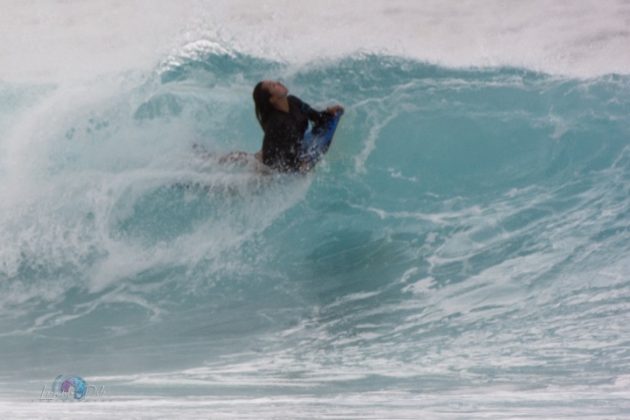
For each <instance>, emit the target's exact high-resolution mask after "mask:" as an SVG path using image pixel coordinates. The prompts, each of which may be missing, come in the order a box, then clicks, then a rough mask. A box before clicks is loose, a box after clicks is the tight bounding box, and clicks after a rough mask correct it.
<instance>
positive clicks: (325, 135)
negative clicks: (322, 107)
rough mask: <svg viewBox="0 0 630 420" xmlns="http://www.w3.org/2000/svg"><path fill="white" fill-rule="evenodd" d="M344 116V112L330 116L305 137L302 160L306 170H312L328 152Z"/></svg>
mask: <svg viewBox="0 0 630 420" xmlns="http://www.w3.org/2000/svg"><path fill="white" fill-rule="evenodd" d="M342 114H343V111H341V112H338V113H336V114H334V115H333V114H330V116H329V117H328V118H325V119H324V121H322V122H320V123H319V124H316V125H314V126H313V127H312V128H311V130H309V131H307V132H306V134H305V135H304V139H303V140H302V152H301V154H300V160H301V161H302V162H303V163H304V166H306V170H310V169H312V168H313V167H314V166H315V164H316V163H317V162H319V160H320V159H321V158H322V156H324V154H325V153H326V152H327V151H328V148H329V147H330V143H332V139H333V136H334V135H335V130H336V129H337V125H338V124H339V120H340V119H341V115H342Z"/></svg>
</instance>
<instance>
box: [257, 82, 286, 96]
mask: <svg viewBox="0 0 630 420" xmlns="http://www.w3.org/2000/svg"><path fill="white" fill-rule="evenodd" d="M263 89H265V90H266V91H267V92H269V94H270V95H271V99H272V100H273V99H279V98H284V97H285V96H287V94H288V93H289V89H287V88H286V86H284V85H283V84H282V83H280V82H276V81H274V80H265V81H264V82H263Z"/></svg>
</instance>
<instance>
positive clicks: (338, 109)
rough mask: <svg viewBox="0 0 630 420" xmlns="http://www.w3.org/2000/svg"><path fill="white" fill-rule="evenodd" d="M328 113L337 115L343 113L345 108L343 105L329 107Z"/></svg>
mask: <svg viewBox="0 0 630 420" xmlns="http://www.w3.org/2000/svg"><path fill="white" fill-rule="evenodd" d="M326 112H328V113H330V114H333V115H337V114H340V113H343V107H342V106H341V105H333V106H329V107H328V108H326Z"/></svg>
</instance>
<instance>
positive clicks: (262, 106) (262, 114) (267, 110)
mask: <svg viewBox="0 0 630 420" xmlns="http://www.w3.org/2000/svg"><path fill="white" fill-rule="evenodd" d="M252 96H253V97H254V104H255V105H256V119H257V120H258V122H259V123H260V126H261V127H262V129H263V131H265V127H266V126H267V122H268V121H269V117H270V116H271V113H272V112H273V105H272V104H271V102H269V99H270V98H271V94H270V93H269V91H267V89H265V88H263V82H258V84H257V85H256V87H254V92H253V93H252Z"/></svg>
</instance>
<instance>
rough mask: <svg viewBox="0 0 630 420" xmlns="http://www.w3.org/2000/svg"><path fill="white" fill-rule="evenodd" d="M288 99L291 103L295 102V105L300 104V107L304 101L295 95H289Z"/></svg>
mask: <svg viewBox="0 0 630 420" xmlns="http://www.w3.org/2000/svg"><path fill="white" fill-rule="evenodd" d="M287 99H288V100H289V101H290V102H293V103H295V104H298V105H302V103H303V101H302V100H301V99H300V98H298V97H297V96H295V95H289V96H287Z"/></svg>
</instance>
